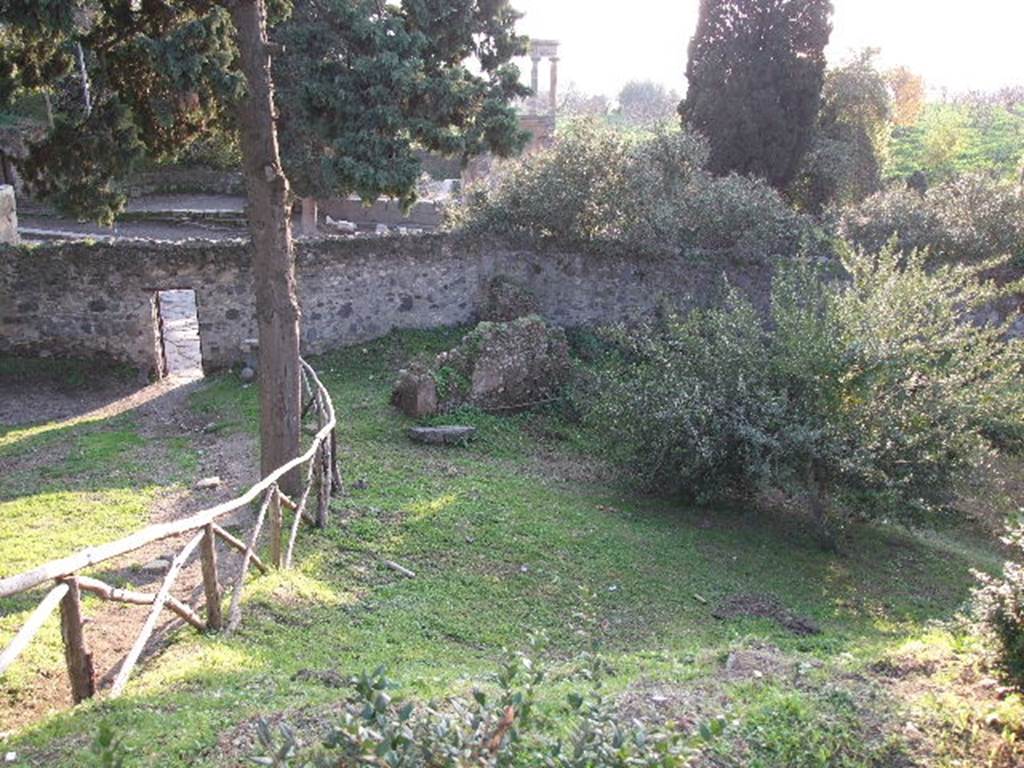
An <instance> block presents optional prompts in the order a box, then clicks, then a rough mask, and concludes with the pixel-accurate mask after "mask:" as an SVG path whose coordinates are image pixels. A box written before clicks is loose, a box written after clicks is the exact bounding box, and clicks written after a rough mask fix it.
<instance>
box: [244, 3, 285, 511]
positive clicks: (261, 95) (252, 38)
mask: <svg viewBox="0 0 1024 768" xmlns="http://www.w3.org/2000/svg"><path fill="white" fill-rule="evenodd" d="M231 18H232V21H233V22H234V25H235V31H236V35H237V40H238V53H239V61H240V64H241V68H242V72H243V74H244V75H245V79H246V83H247V86H248V92H247V94H246V97H245V98H244V99H243V100H242V103H241V105H240V114H239V118H240V119H239V121H238V123H239V126H240V128H241V131H240V132H241V148H242V159H243V170H244V172H245V182H246V188H247V190H248V195H249V206H248V210H247V213H248V216H249V230H250V233H251V235H252V250H253V257H252V258H253V275H254V277H255V283H256V321H257V328H258V331H259V342H260V350H259V383H260V467H261V471H262V474H264V475H266V474H268V473H269V472H271V471H273V470H274V469H276V468H277V467H279V466H281V465H282V464H284V463H286V462H287V461H289V460H291V459H293V458H294V457H295V456H298V455H299V429H300V415H301V410H300V409H301V394H302V390H301V386H302V384H301V379H300V372H299V303H298V298H297V296H296V290H295V253H294V250H293V246H292V233H291V216H290V210H289V191H288V180H287V179H286V178H285V176H284V172H283V170H282V168H281V157H280V153H279V152H278V145H277V131H276V129H275V126H274V117H275V111H274V86H273V82H272V81H271V77H270V52H269V49H268V47H267V29H266V21H267V14H266V6H265V2H264V0H237V2H235V3H234V4H233V5H232V7H231ZM298 483H299V477H298V470H296V471H295V472H291V473H289V475H288V476H286V477H284V478H282V480H281V483H280V484H281V487H282V490H284V491H285V492H286V493H295V492H296V489H297V487H298Z"/></svg>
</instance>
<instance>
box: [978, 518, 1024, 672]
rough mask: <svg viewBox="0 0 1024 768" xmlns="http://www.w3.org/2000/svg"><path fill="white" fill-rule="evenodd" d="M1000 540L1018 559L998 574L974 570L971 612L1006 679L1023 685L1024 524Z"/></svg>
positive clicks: (1013, 528) (1008, 562)
mask: <svg viewBox="0 0 1024 768" xmlns="http://www.w3.org/2000/svg"><path fill="white" fill-rule="evenodd" d="M1003 542H1004V543H1005V544H1007V545H1008V546H1010V547H1013V548H1014V549H1015V550H1016V552H1017V557H1018V558H1019V560H1007V561H1006V563H1004V564H1003V573H1002V577H1001V578H996V577H992V576H989V575H988V574H986V573H980V572H975V576H976V577H977V579H978V581H979V583H980V586H979V587H978V589H976V590H975V591H974V609H975V615H976V616H977V618H978V621H979V622H980V624H981V627H982V629H983V631H984V633H985V634H986V635H987V636H988V638H989V639H990V640H991V644H992V647H993V651H994V653H995V657H996V663H997V665H998V666H999V668H1000V669H1001V671H1002V672H1003V674H1004V675H1005V676H1006V679H1007V680H1008V681H1009V682H1011V683H1012V684H1013V685H1015V686H1017V687H1018V688H1024V524H1018V525H1015V526H1013V527H1011V528H1010V530H1009V531H1008V532H1007V534H1006V536H1005V537H1004V538H1003Z"/></svg>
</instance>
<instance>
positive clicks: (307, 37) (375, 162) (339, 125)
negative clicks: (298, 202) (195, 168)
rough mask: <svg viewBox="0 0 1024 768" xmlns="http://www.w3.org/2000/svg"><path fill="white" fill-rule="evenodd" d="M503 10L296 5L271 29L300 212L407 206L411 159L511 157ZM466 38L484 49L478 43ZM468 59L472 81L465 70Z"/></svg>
mask: <svg viewBox="0 0 1024 768" xmlns="http://www.w3.org/2000/svg"><path fill="white" fill-rule="evenodd" d="M518 16H519V14H517V13H516V12H515V11H514V10H512V8H511V7H510V6H509V5H508V4H507V3H506V2H469V1H466V0H462V1H461V2H453V1H452V0H430V1H429V2H425V1H424V0H419V2H406V3H404V4H402V5H401V6H398V5H384V4H382V3H380V2H378V1H377V0H296V2H295V6H294V10H293V12H292V15H291V17H290V18H289V19H288V20H287V21H285V22H284V23H282V24H279V25H278V26H277V27H276V28H275V29H274V30H273V31H272V37H273V39H274V42H275V43H277V44H279V45H280V46H281V49H282V51H283V54H282V55H280V56H278V57H277V58H276V59H275V61H274V73H275V80H276V82H277V104H278V106H279V108H280V113H281V116H280V119H279V121H278V126H279V129H280V132H281V150H282V155H283V159H284V164H285V171H286V173H287V175H288V178H289V180H290V181H291V182H292V184H293V185H294V188H295V191H296V193H297V194H298V195H299V196H300V197H302V198H303V200H304V202H305V201H306V200H308V199H310V198H318V197H319V198H324V197H333V196H344V195H348V194H350V193H356V194H358V195H360V196H361V197H363V198H364V199H365V200H367V201H370V200H373V199H375V198H376V197H378V196H379V195H387V196H390V197H394V198H397V199H399V200H400V201H401V202H402V203H404V204H406V205H408V204H410V203H411V202H413V200H414V199H415V186H416V181H417V179H418V178H419V175H420V162H419V160H418V158H417V153H416V150H417V149H420V150H423V149H425V150H431V151H434V152H437V153H439V154H442V155H445V156H449V157H459V158H462V159H466V158H469V157H471V156H473V155H478V154H480V153H481V152H483V151H488V150H489V151H491V152H494V153H495V154H497V155H499V156H508V155H510V154H512V153H514V152H518V151H519V150H520V149H521V148H522V146H523V144H524V143H525V139H526V134H525V133H524V132H522V131H521V130H520V129H519V127H518V121H517V119H516V116H515V114H514V112H513V111H512V110H511V109H510V108H509V106H508V105H509V104H510V102H511V101H512V100H514V99H515V98H518V97H521V96H525V95H526V94H527V93H528V90H527V89H526V88H525V87H524V86H523V85H521V84H520V82H519V71H518V69H517V68H516V67H515V66H514V65H512V64H511V63H509V62H510V59H511V58H512V57H513V56H515V55H520V54H522V53H525V51H526V40H525V38H522V37H519V36H517V35H516V34H515V31H514V23H515V20H516V19H517V18H518ZM474 37H479V38H480V39H482V40H483V41H484V42H483V43H481V44H479V45H474V42H473V40H474ZM472 54H475V55H476V56H477V58H478V60H479V63H480V71H479V72H478V73H474V72H471V71H470V70H469V69H468V68H466V67H464V66H462V65H461V62H462V61H463V60H464V59H466V57H467V56H469V55H472Z"/></svg>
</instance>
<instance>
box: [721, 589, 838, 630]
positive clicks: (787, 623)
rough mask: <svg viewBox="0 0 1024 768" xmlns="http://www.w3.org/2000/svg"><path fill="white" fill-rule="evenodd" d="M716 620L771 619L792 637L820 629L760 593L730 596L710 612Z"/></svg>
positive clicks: (773, 599)
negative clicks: (790, 633) (791, 634)
mask: <svg viewBox="0 0 1024 768" xmlns="http://www.w3.org/2000/svg"><path fill="white" fill-rule="evenodd" d="M711 615H712V616H714V617H715V618H716V619H721V620H727V619H736V618H741V617H744V616H746V617H751V618H757V619H772V620H773V621H775V622H777V623H778V624H779V625H780V626H782V627H783V628H785V629H787V630H789V631H790V632H792V633H793V634H794V635H801V636H803V635H817V634H820V633H821V627H819V626H818V624H817V623H816V622H815V621H814V620H813V619H809V618H807V617H806V616H799V615H797V614H795V613H793V612H792V611H791V610H789V609H788V608H787V607H786V606H784V605H783V604H782V603H781V602H780V601H779V599H778V598H777V597H775V596H774V595H769V594H761V593H756V592H754V593H740V594H735V595H730V596H729V597H727V598H725V599H724V600H722V601H721V602H720V603H719V604H718V605H716V606H715V608H714V610H712V611H711Z"/></svg>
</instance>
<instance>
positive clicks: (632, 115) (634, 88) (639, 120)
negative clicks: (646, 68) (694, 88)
mask: <svg viewBox="0 0 1024 768" xmlns="http://www.w3.org/2000/svg"><path fill="white" fill-rule="evenodd" d="M678 106H679V94H677V93H676V92H675V91H672V90H669V89H667V88H665V86H663V85H662V84H661V83H655V82H653V81H651V80H630V81H629V82H628V83H626V84H625V85H624V86H622V90H621V91H619V110H618V114H619V116H621V117H622V118H623V119H624V120H625V121H626V122H627V123H629V124H632V125H641V126H643V125H653V124H656V123H660V122H664V121H667V120H669V119H670V118H673V117H675V116H676V109H677V107H678Z"/></svg>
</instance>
